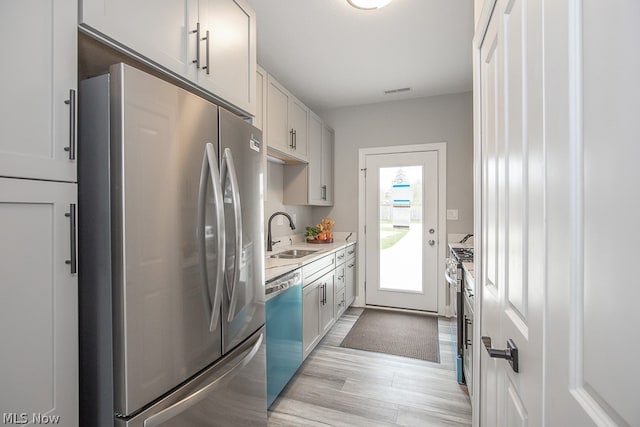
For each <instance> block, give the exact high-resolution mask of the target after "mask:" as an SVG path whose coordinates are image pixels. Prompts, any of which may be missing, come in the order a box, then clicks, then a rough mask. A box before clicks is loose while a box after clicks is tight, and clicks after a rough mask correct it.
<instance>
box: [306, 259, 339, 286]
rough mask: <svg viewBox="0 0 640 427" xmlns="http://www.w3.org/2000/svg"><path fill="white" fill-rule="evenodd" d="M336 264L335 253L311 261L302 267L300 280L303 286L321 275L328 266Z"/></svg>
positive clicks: (331, 266)
mask: <svg viewBox="0 0 640 427" xmlns="http://www.w3.org/2000/svg"><path fill="white" fill-rule="evenodd" d="M335 264H336V257H335V254H334V253H332V254H330V255H327V256H324V257H322V258H320V259H319V260H316V261H313V262H311V263H309V264H307V265H305V266H303V267H302V280H303V283H304V286H307V285H308V284H310V283H311V282H313V281H314V280H316V279H317V278H318V277H320V276H322V275H323V274H324V273H325V271H324V270H326V269H327V268H328V267H330V268H332V269H333V268H334V266H335Z"/></svg>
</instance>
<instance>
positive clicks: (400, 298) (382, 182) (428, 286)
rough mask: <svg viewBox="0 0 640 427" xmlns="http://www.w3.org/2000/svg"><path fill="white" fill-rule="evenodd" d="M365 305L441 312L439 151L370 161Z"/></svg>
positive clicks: (383, 156)
mask: <svg viewBox="0 0 640 427" xmlns="http://www.w3.org/2000/svg"><path fill="white" fill-rule="evenodd" d="M366 172H367V173H366V202H365V206H366V207H365V209H366V215H365V221H366V243H365V245H366V298H365V300H366V304H368V305H378V306H386V307H397V308H408V309H414V310H425V311H434V312H435V311H438V278H439V275H438V247H439V242H438V227H439V224H438V152H437V151H421V152H407V153H386V154H370V155H367V156H366Z"/></svg>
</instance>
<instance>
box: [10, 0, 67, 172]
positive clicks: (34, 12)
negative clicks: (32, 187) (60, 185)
mask: <svg viewBox="0 0 640 427" xmlns="http://www.w3.org/2000/svg"><path fill="white" fill-rule="evenodd" d="M0 16H1V17H2V25H0V51H1V52H2V55H3V57H4V58H5V60H4V61H3V64H2V71H0V76H1V77H2V86H1V87H2V96H0V112H1V114H0V135H2V138H0V176H9V177H22V178H37V179H51V180H58V181H71V182H73V181H76V162H75V160H73V159H71V158H70V151H65V148H69V147H70V145H71V141H72V138H75V118H76V115H75V111H74V110H73V109H72V108H71V107H73V104H74V103H73V102H70V103H69V104H65V101H67V100H69V99H70V91H71V90H74V91H75V90H76V88H77V55H76V51H77V32H78V30H77V3H76V2H74V1H64V2H62V1H61V2H58V1H56V2H54V1H43V0H3V1H1V2H0ZM72 153H73V155H74V156H75V150H73V152H72Z"/></svg>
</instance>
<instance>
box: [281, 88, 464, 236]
mask: <svg viewBox="0 0 640 427" xmlns="http://www.w3.org/2000/svg"><path fill="white" fill-rule="evenodd" d="M320 116H321V117H322V118H323V119H324V120H325V121H326V122H327V123H328V124H329V126H331V127H332V128H333V129H334V130H335V132H336V145H335V199H334V206H333V207H331V208H313V220H314V221H313V222H314V223H315V222H318V221H319V220H320V219H321V218H322V217H324V216H330V217H332V218H333V219H334V220H335V221H336V225H335V230H336V231H357V229H358V196H357V192H358V173H360V172H359V170H358V149H359V148H365V147H384V146H393V145H410V144H424V143H433V142H446V143H447V208H448V209H458V220H457V221H447V232H448V233H467V232H472V231H473V106H472V93H471V92H466V93H461V94H453V95H442V96H432V97H428V98H418V99H412V100H407V101H398V102H386V103H380V104H370V105H363V106H357V107H347V108H338V109H334V110H327V111H322V112H320ZM280 200H281V198H280Z"/></svg>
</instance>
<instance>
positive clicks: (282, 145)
mask: <svg viewBox="0 0 640 427" xmlns="http://www.w3.org/2000/svg"><path fill="white" fill-rule="evenodd" d="M290 97H291V94H290V93H289V91H288V90H287V89H285V87H284V86H282V85H281V84H280V83H278V81H277V80H275V79H274V78H273V77H271V75H269V77H268V78H267V145H268V146H269V147H270V148H274V149H276V150H278V151H280V152H282V153H285V154H288V153H289V152H290V151H291V134H290V132H289V131H290V130H291V129H289V98H290Z"/></svg>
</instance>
